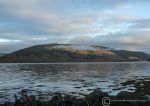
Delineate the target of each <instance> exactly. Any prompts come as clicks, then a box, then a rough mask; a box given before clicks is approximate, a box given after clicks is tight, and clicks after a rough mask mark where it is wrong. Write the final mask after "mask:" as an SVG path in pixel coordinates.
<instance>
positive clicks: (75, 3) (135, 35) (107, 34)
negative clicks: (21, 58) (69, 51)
mask: <svg viewBox="0 0 150 106" xmlns="http://www.w3.org/2000/svg"><path fill="white" fill-rule="evenodd" d="M48 43H61V44H62V43H65V44H85V45H89V44H90V45H101V46H107V47H111V48H115V49H126V50H132V51H135V50H136V51H144V52H147V53H150V46H149V44H150V0H0V53H7V52H13V51H16V50H19V49H22V48H26V47H29V46H33V45H39V44H48Z"/></svg>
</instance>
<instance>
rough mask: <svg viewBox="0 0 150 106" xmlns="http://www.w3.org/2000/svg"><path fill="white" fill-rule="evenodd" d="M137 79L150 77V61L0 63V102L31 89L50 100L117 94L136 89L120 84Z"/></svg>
mask: <svg viewBox="0 0 150 106" xmlns="http://www.w3.org/2000/svg"><path fill="white" fill-rule="evenodd" d="M135 78H137V79H138V78H150V62H149V63H148V62H141V63H139V62H137V63H63V64H62V63H60V64H0V102H4V101H5V100H9V98H11V97H12V96H14V94H17V92H19V91H20V90H21V89H29V94H35V95H38V97H39V98H41V99H49V97H51V96H52V93H53V92H62V93H68V94H72V95H75V96H80V97H82V95H84V94H88V93H90V92H92V91H93V89H95V88H101V89H102V90H103V91H107V92H108V93H109V94H111V95H115V94H117V93H118V92H119V91H120V90H129V89H130V90H131V91H132V90H134V88H132V87H129V88H124V87H122V86H121V85H120V83H121V82H123V81H126V80H128V79H135ZM120 88H121V89H120ZM10 101H12V99H11V100H10Z"/></svg>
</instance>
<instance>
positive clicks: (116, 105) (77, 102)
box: [0, 79, 150, 106]
mask: <svg viewBox="0 0 150 106" xmlns="http://www.w3.org/2000/svg"><path fill="white" fill-rule="evenodd" d="M121 84H122V85H123V86H134V87H135V88H136V90H135V91H134V92H127V91H121V92H120V93H118V94H117V95H116V96H111V95H108V93H106V92H102V91H101V90H100V89H95V90H94V91H93V92H92V93H90V94H89V95H87V96H85V98H80V99H78V98H75V97H73V96H70V95H67V94H66V95H63V94H61V93H55V94H54V96H53V97H52V99H51V100H48V101H40V100H38V99H36V96H34V95H31V96H28V95H27V92H26V91H25V90H22V94H21V95H22V96H21V97H18V96H17V95H15V96H14V98H15V102H14V103H10V102H5V103H4V104H0V106H150V80H149V79H138V80H128V81H126V82H123V83H121Z"/></svg>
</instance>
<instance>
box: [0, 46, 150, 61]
mask: <svg viewBox="0 0 150 106" xmlns="http://www.w3.org/2000/svg"><path fill="white" fill-rule="evenodd" d="M149 57H150V55H149V54H146V53H144V52H135V51H126V50H114V49H112V48H108V47H103V46H90V45H80V44H46V45H37V46H32V47H29V48H25V49H22V50H19V51H16V52H13V53H10V54H6V55H4V56H2V57H0V62H1V63H2V62H19V63H47V62H126V61H145V60H148V58H149Z"/></svg>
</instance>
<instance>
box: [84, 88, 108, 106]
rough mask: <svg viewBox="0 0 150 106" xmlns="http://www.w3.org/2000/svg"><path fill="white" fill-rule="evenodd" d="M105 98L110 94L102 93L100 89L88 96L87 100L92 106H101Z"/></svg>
mask: <svg viewBox="0 0 150 106" xmlns="http://www.w3.org/2000/svg"><path fill="white" fill-rule="evenodd" d="M103 97H108V94H107V93H105V92H102V91H101V90H100V89H96V90H94V92H92V93H91V94H89V95H87V96H86V97H85V99H86V100H87V101H88V103H89V105H90V106H100V104H101V102H102V98H103Z"/></svg>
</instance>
